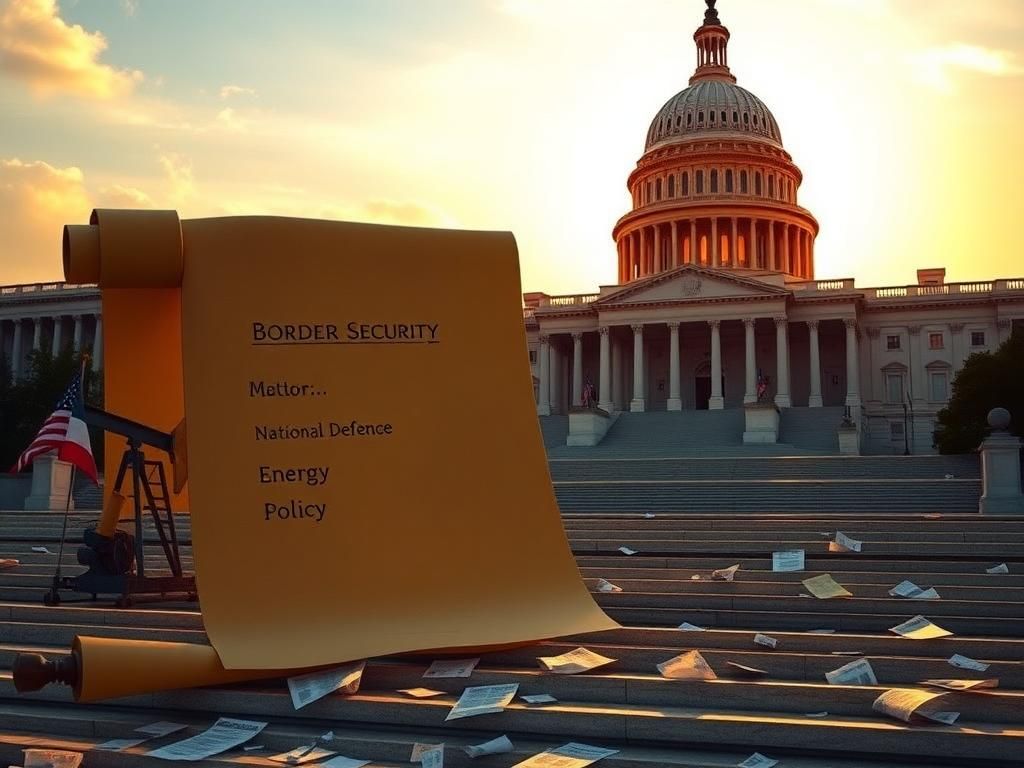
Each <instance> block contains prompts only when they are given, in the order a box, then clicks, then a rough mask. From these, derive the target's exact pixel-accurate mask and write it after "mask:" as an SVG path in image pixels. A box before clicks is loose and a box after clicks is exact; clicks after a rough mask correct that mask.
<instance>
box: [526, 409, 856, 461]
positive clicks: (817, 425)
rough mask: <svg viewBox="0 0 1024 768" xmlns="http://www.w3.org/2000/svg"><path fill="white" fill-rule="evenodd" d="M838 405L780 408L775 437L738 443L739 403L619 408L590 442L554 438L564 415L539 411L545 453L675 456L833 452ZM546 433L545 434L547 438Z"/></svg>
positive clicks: (740, 435)
mask: <svg viewBox="0 0 1024 768" xmlns="http://www.w3.org/2000/svg"><path fill="white" fill-rule="evenodd" d="M842 417H843V409H842V408H814V409H809V408H784V409H782V415H781V417H780V425H779V432H780V437H779V440H780V442H779V443H777V444H775V445H744V444H743V430H744V413H743V409H742V408H726V409H723V410H720V411H649V412H646V413H629V412H623V413H622V414H621V415H620V416H619V418H618V420H617V421H616V422H615V424H614V425H612V427H611V428H610V429H609V430H608V434H607V435H605V438H604V440H602V441H601V443H600V444H599V445H596V446H594V447H591V448H578V447H573V448H569V447H567V446H566V445H565V440H564V437H563V439H562V440H561V441H558V439H557V435H558V430H560V429H561V428H562V427H561V422H554V421H552V420H555V419H566V422H565V424H566V429H567V428H568V422H567V417H565V416H547V417H541V419H540V421H541V429H542V431H543V432H544V436H545V441H544V444H545V446H546V447H547V449H548V457H549V458H552V459H567V458H634V459H635V458H677V457H683V456H820V455H828V454H836V453H838V452H839V443H838V438H837V437H836V432H835V428H836V427H837V426H838V425H839V422H840V420H841V419H842ZM549 437H550V440H549Z"/></svg>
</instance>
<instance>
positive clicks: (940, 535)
mask: <svg viewBox="0 0 1024 768" xmlns="http://www.w3.org/2000/svg"><path fill="white" fill-rule="evenodd" d="M566 533H567V534H568V535H569V537H570V538H572V539H604V540H606V541H609V542H612V541H615V540H616V539H618V538H621V537H622V536H623V535H631V536H633V537H651V536H657V537H658V539H666V540H673V539H676V540H680V539H685V540H686V541H701V540H703V541H721V540H722V538H723V537H725V536H728V537H730V538H735V539H737V540H741V541H768V542H770V543H787V542H791V541H803V542H808V543H810V544H813V545H814V547H815V548H816V549H819V550H823V551H825V552H828V542H829V540H830V539H831V538H832V536H833V535H834V533H833V532H831V531H830V532H827V535H822V534H825V533H826V532H825V531H811V530H799V529H790V530H785V531H780V532H777V533H776V534H775V535H774V536H772V537H771V538H766V537H765V535H764V532H763V531H758V530H753V529H750V528H746V529H736V530H726V529H715V530H710V531H702V530H673V529H671V528H662V529H661V530H658V529H653V530H652V529H651V528H648V527H644V528H641V529H639V530H638V529H637V528H636V527H633V528H631V529H629V528H622V529H618V530H615V529H602V528H573V527H568V528H567V529H566ZM843 533H845V534H846V535H847V536H851V537H853V538H855V539H859V540H861V541H863V542H865V544H870V545H872V546H873V545H874V544H876V543H880V544H888V543H890V542H891V541H892V540H893V539H899V540H900V542H901V543H909V544H918V543H920V544H924V545H930V544H932V543H956V544H960V545H963V544H964V543H967V542H989V543H994V542H1007V543H1013V544H1021V543H1024V530H1004V531H961V532H956V531H948V530H947V531H935V532H932V531H888V532H886V531H861V530H857V529H850V530H846V528H844V530H843ZM872 546H866V547H865V548H864V549H863V551H862V552H861V553H859V554H870V553H871V551H872Z"/></svg>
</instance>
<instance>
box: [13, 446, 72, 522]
mask: <svg viewBox="0 0 1024 768" xmlns="http://www.w3.org/2000/svg"><path fill="white" fill-rule="evenodd" d="M70 485H71V465H70V464H69V463H68V462H66V461H60V460H58V459H57V457H56V456H53V455H47V456H40V457H39V458H38V459H36V460H35V461H34V462H33V463H32V490H31V491H29V494H28V496H27V497H26V499H25V509H29V510H36V511H38V510H53V511H54V512H63V511H64V508H65V505H66V504H67V503H68V488H69V487H70ZM74 508H75V504H74V501H72V502H71V507H70V509H74Z"/></svg>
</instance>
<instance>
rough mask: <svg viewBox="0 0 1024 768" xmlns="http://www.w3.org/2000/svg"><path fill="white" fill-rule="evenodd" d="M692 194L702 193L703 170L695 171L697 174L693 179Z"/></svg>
mask: <svg viewBox="0 0 1024 768" xmlns="http://www.w3.org/2000/svg"><path fill="white" fill-rule="evenodd" d="M693 186H694V190H693V191H694V194H697V195H703V194H704V171H697V175H696V177H695V180H694V184H693Z"/></svg>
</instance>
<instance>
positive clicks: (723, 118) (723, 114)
mask: <svg viewBox="0 0 1024 768" xmlns="http://www.w3.org/2000/svg"><path fill="white" fill-rule="evenodd" d="M722 125H725V110H724V109H723V110H722Z"/></svg>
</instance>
